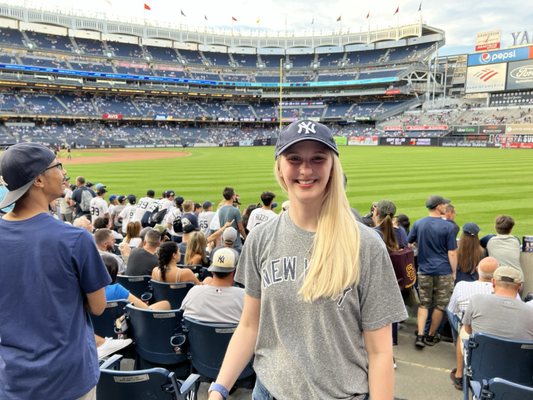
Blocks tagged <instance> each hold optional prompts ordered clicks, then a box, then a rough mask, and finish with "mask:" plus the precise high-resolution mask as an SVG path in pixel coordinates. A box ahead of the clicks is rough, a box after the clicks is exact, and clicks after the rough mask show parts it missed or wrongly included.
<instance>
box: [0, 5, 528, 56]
mask: <svg viewBox="0 0 533 400" xmlns="http://www.w3.org/2000/svg"><path fill="white" fill-rule="evenodd" d="M0 2H4V3H10V4H16V5H21V4H25V5H26V6H27V7H31V8H45V7H46V8H52V9H54V8H56V9H61V10H63V11H66V10H84V12H88V13H98V14H99V17H101V18H110V19H117V18H121V19H123V20H126V19H130V20H131V19H136V20H137V21H138V22H141V23H142V21H143V19H146V20H147V21H148V22H154V23H155V22H156V21H158V22H159V23H160V24H161V25H168V24H171V25H174V26H176V27H177V26H179V25H180V24H187V25H190V26H196V27H200V28H203V27H204V26H206V25H208V26H216V27H228V28H231V27H233V28H234V29H238V28H247V29H248V28H250V29H260V30H285V28H287V29H288V30H296V31H302V30H307V31H312V30H314V31H319V30H330V31H331V30H335V29H339V28H342V29H345V30H346V29H350V30H351V31H355V32H358V31H360V30H363V31H366V30H368V28H369V27H370V29H378V28H386V27H390V26H396V25H397V24H409V23H415V22H418V21H420V18H422V20H423V21H424V22H425V23H426V24H428V25H430V26H433V27H436V28H439V29H442V30H444V32H445V33H446V46H445V47H444V48H443V49H442V50H441V54H457V53H465V52H472V51H473V48H474V44H475V38H476V33H477V32H482V31H488V30H494V29H499V30H501V39H502V47H509V46H511V45H512V44H513V37H512V33H513V32H524V31H528V32H530V38H531V42H533V7H532V6H531V5H530V3H529V1H523V0H522V1H518V0H483V1H476V0H470V1H468V0H425V1H422V2H420V0H365V1H363V0H298V1H294V0H194V1H191V0H187V1H185V0H89V1H83V0H41V1H38V0H0ZM144 4H147V5H148V6H149V7H150V8H151V10H150V11H148V10H145V9H144V8H145V7H144ZM420 6H421V9H422V11H421V12H419V11H418V9H419V7H420ZM398 7H399V13H398V14H396V15H394V13H395V11H396V9H397V8H398ZM182 11H183V14H185V16H183V15H182ZM75 12H76V11H75ZM367 15H370V17H369V18H368V19H367V18H366V17H367ZM232 17H233V18H235V19H237V21H236V22H235V21H232ZM339 17H341V20H340V21H339V22H337V19H338V18H339ZM206 18H207V20H206Z"/></svg>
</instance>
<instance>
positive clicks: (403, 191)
mask: <svg viewBox="0 0 533 400" xmlns="http://www.w3.org/2000/svg"><path fill="white" fill-rule="evenodd" d="M340 152H341V161H342V164H343V167H344V170H345V172H346V175H347V176H348V188H347V190H348V198H349V200H350V203H351V205H352V207H355V208H356V209H357V210H359V212H360V213H361V214H366V213H367V212H368V209H369V207H370V204H371V203H372V202H373V201H377V200H380V199H389V200H392V201H394V202H395V203H396V206H397V208H398V213H403V214H407V215H408V216H409V217H410V219H411V222H414V221H415V220H416V219H418V218H420V217H423V216H425V215H426V214H427V210H426V209H425V208H424V201H425V199H426V198H427V197H428V196H429V195H430V194H440V195H442V196H444V197H447V198H450V199H451V200H452V203H453V204H454V205H455V207H456V210H457V219H456V221H457V223H458V224H459V225H461V226H462V225H463V224H464V223H465V222H471V221H472V222H476V223H477V224H478V225H479V226H480V227H481V232H480V236H482V235H485V234H488V233H492V232H493V231H494V229H493V224H494V218H495V217H496V216H497V215H499V214H508V215H511V216H512V217H513V218H515V220H516V226H515V229H514V230H513V233H514V234H515V235H517V236H519V237H521V236H523V235H533V151H528V150H501V149H466V148H436V147H432V148H414V147H413V148H411V147H408V148H405V147H403V148H396V147H356V146H353V147H341V148H340ZM61 161H63V163H64V165H65V167H66V168H67V170H68V175H69V176H71V177H72V178H73V180H74V177H76V176H77V175H83V176H85V177H86V179H87V180H88V181H91V182H93V183H98V182H102V183H104V184H105V185H107V188H108V190H109V194H125V195H127V194H130V193H133V194H136V195H137V196H141V195H143V194H144V193H145V192H146V190H147V189H153V190H155V192H156V194H159V193H161V192H163V191H164V190H167V189H173V190H175V191H176V193H177V194H178V195H182V196H183V197H184V198H186V199H191V200H194V201H196V202H199V203H202V202H203V201H205V200H210V201H212V202H213V203H214V204H217V203H218V202H219V201H220V199H221V198H222V194H221V193H222V189H223V188H224V187H225V186H233V187H234V188H235V189H236V191H237V193H238V194H239V195H240V198H241V202H242V204H243V207H242V209H243V208H244V207H245V206H246V205H248V204H251V203H257V202H258V201H259V195H260V193H261V192H262V191H265V190H270V191H273V192H275V193H276V194H277V195H278V197H277V198H276V201H277V202H278V204H281V202H282V201H283V200H285V199H286V196H285V193H283V192H282V191H281V189H280V188H279V187H278V185H277V183H276V181H275V179H274V175H273V162H274V158H273V148H272V147H254V148H191V149H189V148H187V149H142V150H139V149H136V150H84V151H80V150H73V152H72V160H67V159H66V153H64V154H62V155H61ZM278 210H279V208H278Z"/></svg>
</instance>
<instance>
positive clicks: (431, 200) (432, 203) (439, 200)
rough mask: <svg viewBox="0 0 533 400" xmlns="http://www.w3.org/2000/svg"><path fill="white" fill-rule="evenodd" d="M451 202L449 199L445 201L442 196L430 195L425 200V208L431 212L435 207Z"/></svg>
mask: <svg viewBox="0 0 533 400" xmlns="http://www.w3.org/2000/svg"><path fill="white" fill-rule="evenodd" d="M451 202H452V201H451V200H450V199H445V198H444V197H442V196H437V195H431V196H429V197H428V199H427V200H426V207H427V208H429V209H430V210H432V209H434V208H435V207H437V206H439V205H441V204H449V203H451Z"/></svg>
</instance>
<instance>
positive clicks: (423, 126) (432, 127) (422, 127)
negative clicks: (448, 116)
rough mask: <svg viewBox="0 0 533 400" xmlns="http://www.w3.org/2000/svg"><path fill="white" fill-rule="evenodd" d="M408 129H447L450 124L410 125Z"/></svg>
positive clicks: (406, 128)
mask: <svg viewBox="0 0 533 400" xmlns="http://www.w3.org/2000/svg"><path fill="white" fill-rule="evenodd" d="M405 130H406V131H447V130H448V125H409V126H406V127H405Z"/></svg>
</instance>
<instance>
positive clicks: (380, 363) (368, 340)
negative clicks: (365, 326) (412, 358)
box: [363, 325, 394, 400]
mask: <svg viewBox="0 0 533 400" xmlns="http://www.w3.org/2000/svg"><path fill="white" fill-rule="evenodd" d="M391 335H392V329H391V325H387V326H384V327H383V328H379V329H376V330H374V331H364V332H363V336H364V339H365V348H366V351H367V353H368V387H369V394H370V398H371V399H372V400H391V399H392V398H393V397H394V368H393V360H392V357H393V353H392V341H391Z"/></svg>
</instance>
